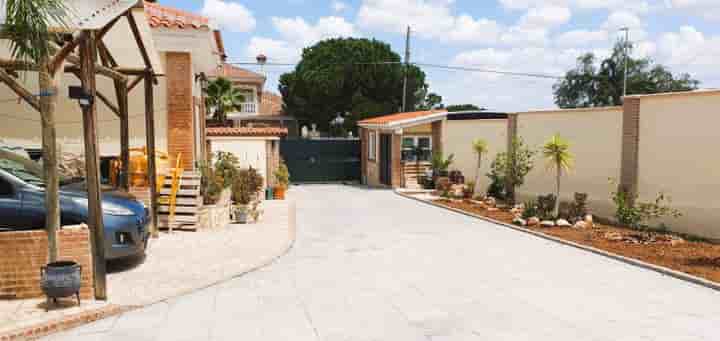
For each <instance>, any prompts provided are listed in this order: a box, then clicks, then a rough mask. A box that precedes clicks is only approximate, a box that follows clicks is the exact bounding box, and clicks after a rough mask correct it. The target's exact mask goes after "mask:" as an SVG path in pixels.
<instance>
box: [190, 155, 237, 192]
mask: <svg viewBox="0 0 720 341" xmlns="http://www.w3.org/2000/svg"><path fill="white" fill-rule="evenodd" d="M239 165H240V162H239V160H238V158H237V157H236V156H235V155H234V154H232V153H228V152H217V153H216V154H215V163H214V164H213V165H212V167H211V166H210V165H209V164H208V163H207V162H204V161H200V162H198V168H199V170H200V194H201V195H202V197H203V202H204V203H205V204H214V203H216V202H217V200H218V198H219V197H220V193H221V192H222V190H223V189H226V188H230V186H232V184H233V182H234V180H235V177H236V176H237V174H238V167H239Z"/></svg>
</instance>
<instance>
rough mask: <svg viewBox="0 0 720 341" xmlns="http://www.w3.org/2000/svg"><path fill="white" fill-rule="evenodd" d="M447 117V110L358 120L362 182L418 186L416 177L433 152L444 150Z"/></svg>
mask: <svg viewBox="0 0 720 341" xmlns="http://www.w3.org/2000/svg"><path fill="white" fill-rule="evenodd" d="M447 116H448V112H447V111H435V110H431V111H417V112H404V113H397V114H392V115H387V116H380V117H375V118H371V119H366V120H362V121H359V122H358V126H359V127H360V140H361V148H362V151H361V167H362V169H361V174H362V183H364V184H367V185H370V186H380V187H391V188H401V187H414V186H417V177H418V175H419V174H421V173H424V172H425V170H427V169H428V168H429V167H430V161H431V159H432V154H433V152H435V151H442V150H443V136H444V135H445V130H446V124H447ZM416 150H419V151H420V153H416V152H415V151H416Z"/></svg>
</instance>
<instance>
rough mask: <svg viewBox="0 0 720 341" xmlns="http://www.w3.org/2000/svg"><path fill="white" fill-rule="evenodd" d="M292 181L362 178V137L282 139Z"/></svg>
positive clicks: (330, 180) (282, 152)
mask: <svg viewBox="0 0 720 341" xmlns="http://www.w3.org/2000/svg"><path fill="white" fill-rule="evenodd" d="M280 156H282V158H283V159H284V160H285V163H286V164H287V166H288V170H289V171H290V181H292V182H338V181H360V173H361V172H360V141H359V140H282V141H280Z"/></svg>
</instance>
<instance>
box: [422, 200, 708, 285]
mask: <svg viewBox="0 0 720 341" xmlns="http://www.w3.org/2000/svg"><path fill="white" fill-rule="evenodd" d="M433 202H434V203H436V204H440V205H442V206H446V207H451V208H455V209H459V210H463V211H466V212H469V213H474V214H477V215H481V216H484V217H487V218H490V219H494V220H497V221H501V222H504V223H508V224H511V223H512V220H513V217H514V215H513V214H512V213H511V212H509V211H508V210H505V209H498V210H488V209H487V208H486V207H484V206H483V205H479V204H476V203H473V202H471V201H469V200H460V201H454V200H447V199H439V200H433ZM524 228H526V229H529V230H532V231H536V232H540V233H543V234H547V235H551V236H554V237H556V238H560V239H564V240H568V241H572V242H575V243H578V244H583V245H587V246H591V247H594V248H597V249H601V250H605V251H608V252H612V253H615V254H618V255H622V256H625V257H628V258H634V259H638V260H641V261H643V262H647V263H650V264H655V265H659V266H663V267H666V268H670V269H673V270H676V271H680V272H684V273H687V274H690V275H693V276H697V277H702V278H705V279H708V280H711V281H714V282H719V283H720V245H718V244H714V243H710V242H707V241H701V240H685V239H681V238H678V237H677V236H675V235H672V234H669V233H662V232H645V231H639V230H634V229H629V228H624V227H618V226H611V225H606V224H599V223H597V222H595V224H594V227H593V228H585V229H578V228H572V227H550V228H544V227H540V226H524Z"/></svg>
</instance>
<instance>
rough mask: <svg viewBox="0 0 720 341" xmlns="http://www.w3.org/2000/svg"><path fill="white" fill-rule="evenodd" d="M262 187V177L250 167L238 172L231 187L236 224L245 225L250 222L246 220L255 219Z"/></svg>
mask: <svg viewBox="0 0 720 341" xmlns="http://www.w3.org/2000/svg"><path fill="white" fill-rule="evenodd" d="M262 185H263V178H262V176H261V175H260V174H258V172H257V171H256V170H255V169H253V168H252V167H250V168H248V169H241V170H240V171H238V173H237V176H236V177H235V182H234V183H233V186H232V190H233V191H232V192H233V201H235V205H234V207H233V212H234V214H235V222H236V223H239V224H246V223H248V222H249V221H250V219H248V218H250V217H253V218H257V215H256V212H257V200H258V193H259V192H260V190H261V189H262ZM255 220H257V219H255Z"/></svg>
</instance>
